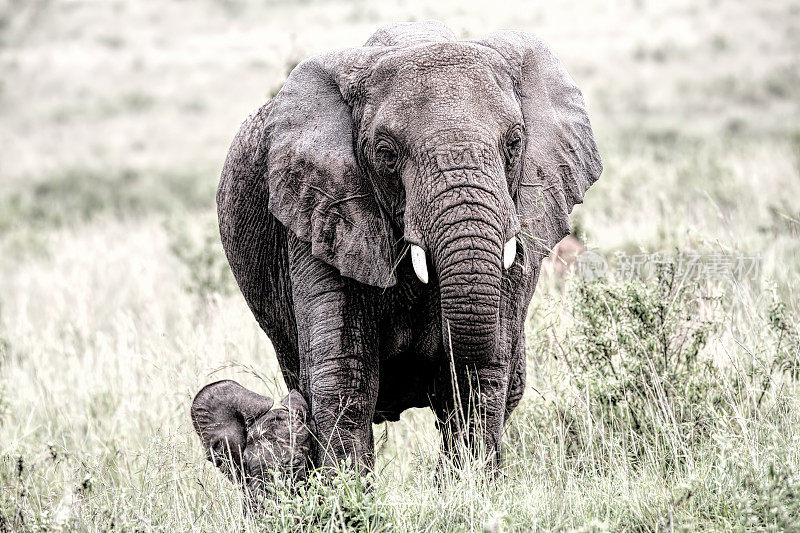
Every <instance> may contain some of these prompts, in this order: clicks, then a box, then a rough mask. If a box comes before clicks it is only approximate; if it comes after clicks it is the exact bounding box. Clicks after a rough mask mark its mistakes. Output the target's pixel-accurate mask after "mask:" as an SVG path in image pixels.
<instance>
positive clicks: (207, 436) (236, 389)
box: [191, 380, 275, 480]
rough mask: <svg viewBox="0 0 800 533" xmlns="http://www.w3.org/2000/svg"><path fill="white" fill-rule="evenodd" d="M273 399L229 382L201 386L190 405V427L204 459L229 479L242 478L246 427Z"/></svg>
mask: <svg viewBox="0 0 800 533" xmlns="http://www.w3.org/2000/svg"><path fill="white" fill-rule="evenodd" d="M274 403H275V401H274V400H273V399H272V398H268V397H266V396H262V395H260V394H258V393H255V392H253V391H251V390H249V389H246V388H244V387H242V386H241V385H239V384H238V383H236V382H235V381H231V380H224V381H217V382H215V383H211V384H209V385H206V386H205V387H203V388H202V389H201V390H200V392H198V393H197V396H195V398H194V401H193V402H192V410H191V417H192V424H193V425H194V430H195V431H196V432H197V435H198V436H199V437H200V441H201V442H202V443H203V448H204V449H205V451H206V458H207V459H208V460H209V461H211V462H213V463H214V465H215V466H217V467H218V468H219V469H220V470H222V472H224V473H225V474H226V475H227V476H228V477H230V478H231V479H232V480H236V479H242V472H241V468H242V465H243V463H242V454H243V453H244V450H245V447H246V445H247V428H248V427H249V426H250V425H251V424H252V423H253V422H254V421H255V420H257V419H259V418H261V417H263V416H264V415H265V414H266V413H267V412H268V411H269V410H270V409H272V406H273V405H274Z"/></svg>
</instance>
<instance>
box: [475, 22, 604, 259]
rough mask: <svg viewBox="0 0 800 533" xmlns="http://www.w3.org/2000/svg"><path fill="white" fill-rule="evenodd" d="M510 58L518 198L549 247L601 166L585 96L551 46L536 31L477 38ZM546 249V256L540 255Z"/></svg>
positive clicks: (525, 220) (526, 219)
mask: <svg viewBox="0 0 800 533" xmlns="http://www.w3.org/2000/svg"><path fill="white" fill-rule="evenodd" d="M477 43H478V44H481V45H483V46H487V47H489V48H492V49H494V50H495V51H497V52H498V53H499V54H500V55H501V56H502V57H503V58H504V59H505V60H506V62H507V64H508V66H509V71H510V73H511V77H512V79H513V81H514V85H515V86H516V90H517V96H518V98H519V100H520V103H521V107H522V115H523V119H524V122H525V145H526V148H525V154H524V157H523V160H522V176H521V179H520V183H519V184H518V186H517V189H516V191H512V192H514V193H515V197H516V198H515V200H516V203H517V209H518V213H519V214H520V216H521V217H522V220H521V223H522V225H523V226H524V227H525V228H526V229H527V230H528V231H529V232H530V233H532V234H533V236H535V237H536V240H537V241H538V242H539V243H540V244H542V245H543V246H545V247H546V250H545V249H541V248H539V249H537V250H535V251H536V252H537V255H539V258H538V260H537V261H536V264H537V265H538V264H539V261H540V260H541V258H542V257H545V256H546V255H547V254H548V253H549V250H550V249H551V248H552V247H553V246H555V245H556V243H558V242H559V241H560V240H561V239H562V238H563V237H564V236H566V235H567V234H568V233H569V214H570V212H572V208H573V206H574V205H575V204H579V203H581V202H583V195H584V194H585V193H586V190H587V189H588V188H589V186H590V185H592V183H594V182H595V181H597V178H598V177H599V176H600V173H601V172H602V171H603V164H602V162H601V160H600V153H599V152H598V150H597V145H596V144H595V141H594V134H593V133H592V126H591V124H590V123H589V116H588V115H587V113H586V106H585V104H584V101H583V95H582V94H581V91H580V89H579V88H578V86H577V85H576V84H575V81H574V80H573V79H572V78H571V77H570V75H569V74H568V73H567V70H566V69H565V68H564V65H563V64H562V63H561V61H560V60H559V59H558V57H556V55H555V53H554V52H553V51H552V50H551V49H550V47H549V46H548V45H547V44H546V43H545V42H544V41H542V40H541V39H539V38H537V37H535V36H534V35H531V34H528V33H525V32H520V31H500V32H496V33H492V34H490V35H488V36H487V37H485V38H483V39H481V40H479V41H477ZM542 254H543V255H542Z"/></svg>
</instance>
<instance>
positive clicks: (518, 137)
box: [505, 126, 522, 168]
mask: <svg viewBox="0 0 800 533" xmlns="http://www.w3.org/2000/svg"><path fill="white" fill-rule="evenodd" d="M505 152H506V154H505V155H506V163H507V165H508V167H509V168H511V167H513V166H514V165H515V164H516V163H517V161H518V160H519V157H520V155H522V128H521V127H520V126H515V127H514V128H513V129H512V130H511V131H510V132H509V134H508V136H507V137H506V146H505Z"/></svg>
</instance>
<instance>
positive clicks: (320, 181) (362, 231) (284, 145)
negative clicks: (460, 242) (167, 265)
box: [262, 47, 396, 287]
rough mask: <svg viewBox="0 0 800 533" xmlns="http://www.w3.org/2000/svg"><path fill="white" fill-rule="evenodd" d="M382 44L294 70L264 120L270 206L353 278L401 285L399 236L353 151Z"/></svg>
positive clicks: (313, 250)
mask: <svg viewBox="0 0 800 533" xmlns="http://www.w3.org/2000/svg"><path fill="white" fill-rule="evenodd" d="M381 53H383V49H382V48H379V47H371V48H357V49H349V50H343V51H338V52H333V53H328V54H323V55H320V56H316V57H312V58H310V59H307V60H305V61H303V62H302V63H300V64H299V65H298V66H297V67H295V69H294V70H293V71H292V73H291V74H290V75H289V78H288V79H287V81H286V83H285V84H284V86H283V88H282V89H281V90H280V92H278V94H277V95H276V96H275V98H274V99H273V101H272V105H271V109H270V112H269V115H268V117H267V121H266V128H265V134H266V139H265V142H264V143H262V146H266V149H267V153H266V161H267V175H268V182H269V211H270V212H271V213H272V214H273V215H274V216H275V218H277V219H278V220H280V221H281V223H282V224H283V225H284V226H286V227H287V228H288V229H289V230H290V231H292V232H293V233H294V234H295V235H296V236H297V237H298V238H299V239H301V240H303V241H307V242H309V243H311V253H312V254H313V255H314V256H315V257H317V258H319V259H321V260H323V261H325V262H326V263H328V264H330V265H333V266H334V267H336V269H337V270H339V272H340V273H341V274H342V275H343V276H347V277H351V278H354V279H355V280H357V281H360V282H362V283H366V284H369V285H374V286H378V287H389V286H392V285H394V284H395V282H396V278H395V274H394V270H393V264H394V255H395V250H394V238H393V231H392V227H391V224H390V223H389V219H388V217H387V216H386V215H385V213H383V212H382V210H381V208H380V206H379V204H378V202H377V200H376V197H375V193H374V192H373V189H372V186H371V183H370V181H369V178H368V176H367V175H366V173H365V172H364V171H363V170H362V168H360V166H359V164H358V159H357V157H356V153H355V150H354V146H355V140H354V139H355V130H354V126H353V111H352V109H351V106H350V105H349V104H348V102H349V101H352V98H353V94H354V93H355V92H357V91H359V90H360V88H359V80H360V78H361V77H362V74H361V73H362V72H364V70H365V69H366V68H367V66H369V65H370V64H371V63H373V62H374V61H375V59H376V58H377V56H378V55H379V54H381Z"/></svg>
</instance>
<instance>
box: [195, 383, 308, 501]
mask: <svg viewBox="0 0 800 533" xmlns="http://www.w3.org/2000/svg"><path fill="white" fill-rule="evenodd" d="M274 403H275V402H274V400H273V399H272V398H267V397H266V396H262V395H260V394H258V393H255V392H253V391H250V390H248V389H246V388H244V387H242V386H241V385H239V384H238V383H236V382H235V381H231V380H224V381H217V382H216V383H211V384H209V385H206V386H205V387H203V389H202V390H201V391H200V392H198V393H197V396H195V398H194V402H193V403H192V413H191V414H192V423H193V424H194V429H195V431H196V432H197V434H198V435H200V440H201V441H202V443H203V447H204V448H205V450H206V457H207V458H208V460H209V461H211V462H213V463H214V464H215V465H216V466H217V467H218V468H219V469H220V470H221V471H222V472H224V473H225V474H226V475H227V476H228V477H229V478H230V479H231V480H232V481H234V482H238V483H241V484H242V487H243V488H247V489H248V490H249V492H250V493H251V494H256V493H258V492H259V491H260V490H261V489H262V488H263V487H264V484H265V483H268V482H269V480H271V479H272V477H273V475H274V473H275V472H276V471H277V473H278V474H285V475H288V476H290V477H291V478H293V479H295V480H297V479H302V478H304V477H305V476H306V467H307V464H306V463H307V461H308V458H309V455H310V453H311V434H310V433H309V431H308V427H307V426H306V420H307V415H308V404H307V403H306V401H305V399H303V396H302V395H301V394H300V393H299V392H297V391H296V390H292V391H291V392H290V393H289V394H288V395H287V396H286V397H285V398H284V399H283V400H281V405H282V407H281V408H276V409H272V406H273V405H274Z"/></svg>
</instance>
